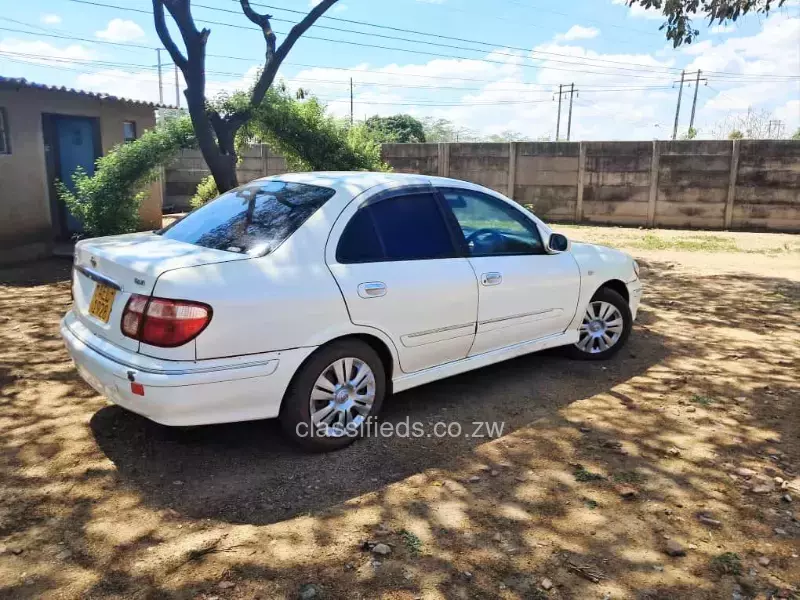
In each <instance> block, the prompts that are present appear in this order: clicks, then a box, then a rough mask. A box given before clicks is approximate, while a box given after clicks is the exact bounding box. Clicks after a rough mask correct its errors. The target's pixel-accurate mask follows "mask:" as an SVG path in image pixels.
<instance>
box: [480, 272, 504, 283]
mask: <svg viewBox="0 0 800 600" xmlns="http://www.w3.org/2000/svg"><path fill="white" fill-rule="evenodd" d="M502 282H503V275H502V274H501V273H495V272H492V273H484V274H483V275H481V284H482V285H500V284H501V283H502Z"/></svg>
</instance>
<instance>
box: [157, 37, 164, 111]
mask: <svg viewBox="0 0 800 600" xmlns="http://www.w3.org/2000/svg"><path fill="white" fill-rule="evenodd" d="M156 55H157V56H158V103H159V104H164V80H163V79H162V77H161V48H156Z"/></svg>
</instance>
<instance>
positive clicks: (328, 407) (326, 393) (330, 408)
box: [310, 357, 375, 437]
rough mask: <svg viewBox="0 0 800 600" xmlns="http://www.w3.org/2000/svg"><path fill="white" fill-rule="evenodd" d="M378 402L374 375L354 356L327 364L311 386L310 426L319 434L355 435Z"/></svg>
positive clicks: (328, 435) (329, 435)
mask: <svg viewBox="0 0 800 600" xmlns="http://www.w3.org/2000/svg"><path fill="white" fill-rule="evenodd" d="M374 403H375V375H374V374H373V372H372V369H370V367H369V365H368V364H367V363H365V362H364V361H363V360H361V359H358V358H355V357H346V358H339V359H337V360H335V361H334V362H332V363H331V364H330V365H328V366H327V367H326V368H325V369H324V370H323V371H322V373H321V374H320V376H319V377H318V378H317V381H316V382H315V383H314V387H313V388H312V389H311V399H310V415H311V426H312V427H314V430H315V432H316V433H317V434H318V435H323V436H326V437H342V436H344V435H348V434H349V435H353V434H355V432H357V431H358V429H359V428H360V427H361V425H362V424H363V423H364V422H365V421H366V419H367V417H368V416H369V414H370V411H371V410H372V405H373V404H374Z"/></svg>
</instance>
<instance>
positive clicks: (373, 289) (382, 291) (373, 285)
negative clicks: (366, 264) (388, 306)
mask: <svg viewBox="0 0 800 600" xmlns="http://www.w3.org/2000/svg"><path fill="white" fill-rule="evenodd" d="M358 295H359V296H361V297H362V298H379V297H380V296H385V295H386V284H385V283H383V282H382V281H369V282H367V283H360V284H359V285H358Z"/></svg>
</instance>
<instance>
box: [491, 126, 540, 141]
mask: <svg viewBox="0 0 800 600" xmlns="http://www.w3.org/2000/svg"><path fill="white" fill-rule="evenodd" d="M484 141H486V142H529V141H530V138H529V137H528V136H526V135H525V134H522V133H520V132H519V131H512V130H510V129H506V130H505V131H501V132H500V133H493V134H492V135H489V136H486V137H485V138H484Z"/></svg>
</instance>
